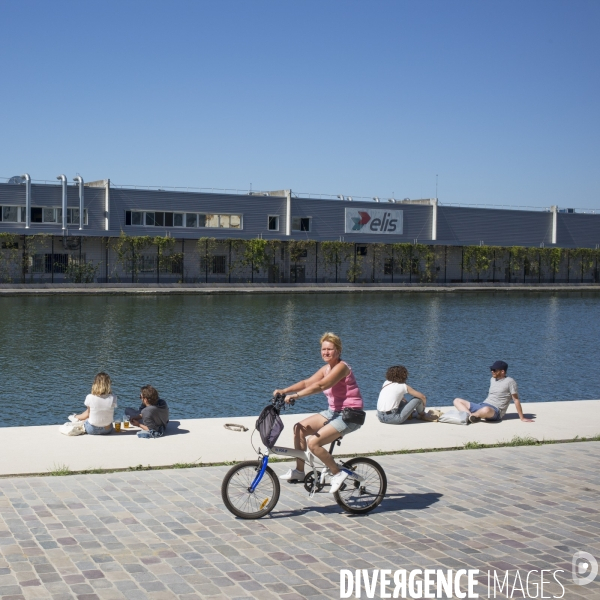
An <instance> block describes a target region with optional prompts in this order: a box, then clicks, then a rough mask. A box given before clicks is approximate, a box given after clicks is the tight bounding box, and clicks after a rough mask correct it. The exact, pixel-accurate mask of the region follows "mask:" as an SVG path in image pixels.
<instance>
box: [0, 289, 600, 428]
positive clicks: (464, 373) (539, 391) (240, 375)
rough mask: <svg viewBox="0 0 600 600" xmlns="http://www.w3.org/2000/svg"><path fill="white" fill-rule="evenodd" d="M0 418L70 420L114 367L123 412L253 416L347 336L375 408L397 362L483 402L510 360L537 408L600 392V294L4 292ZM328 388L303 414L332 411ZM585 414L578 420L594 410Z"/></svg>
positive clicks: (433, 397) (442, 389)
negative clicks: (332, 340) (499, 365)
mask: <svg viewBox="0 0 600 600" xmlns="http://www.w3.org/2000/svg"><path fill="white" fill-rule="evenodd" d="M0 302H1V308H2V310H1V311H0V340H1V347H0V369H1V371H0V372H1V375H2V411H3V418H2V420H1V426H4V427H11V426H18V425H43V424H52V423H61V422H64V421H65V420H66V417H67V415H68V414H70V413H72V412H73V411H81V410H83V409H84V407H83V400H84V398H85V395H86V394H87V393H89V391H90V387H91V384H92V380H93V378H94V375H95V374H96V373H97V372H98V371H100V370H105V371H107V372H108V373H109V374H110V376H111V378H112V380H113V388H114V391H115V392H116V393H117V394H118V396H119V405H120V407H125V406H137V404H138V397H139V387H140V386H141V385H144V384H147V383H149V384H151V385H154V386H155V387H156V388H157V389H158V390H159V392H160V394H161V396H162V397H164V398H165V399H166V400H167V401H168V402H169V404H170V406H171V415H172V418H175V419H182V418H201V417H225V416H232V417H233V416H236V415H256V414H258V413H259V412H260V410H261V408H262V407H263V406H264V405H265V403H266V402H267V401H268V400H269V399H270V397H271V392H272V390H273V389H275V388H276V387H284V386H287V385H289V384H291V383H293V382H295V381H297V380H299V379H302V378H306V377H308V376H309V375H311V374H312V373H313V372H315V371H316V370H317V369H318V368H319V367H320V366H321V365H322V363H321V359H320V354H319V341H318V340H319V337H320V335H321V334H322V333H323V332H325V331H334V332H336V333H338V334H339V335H340V336H341V337H342V340H343V342H344V353H343V358H344V359H345V360H346V361H347V362H348V363H349V364H350V365H351V366H352V368H353V369H354V372H355V375H356V378H357V380H358V384H359V386H360V389H361V391H362V392H363V396H364V398H365V402H366V408H368V409H372V408H375V405H376V402H377V395H378V392H379V389H380V388H381V384H382V383H383V381H384V375H385V371H386V369H387V367H388V366H390V365H394V364H403V365H405V366H406V367H407V368H408V371H409V373H410V375H409V380H408V383H409V384H410V385H411V386H412V387H414V388H415V389H417V390H419V391H421V392H423V393H424V394H426V395H427V397H428V399H429V404H430V405H432V406H436V405H437V406H440V405H448V404H451V402H452V399H453V398H454V397H456V396H460V397H463V398H467V399H470V400H473V401H482V400H483V399H484V398H485V396H486V392H487V388H488V385H489V377H490V371H489V366H490V365H491V364H492V363H493V362H494V361H495V360H499V359H500V360H505V361H506V362H508V364H509V374H510V375H511V376H513V377H514V378H515V379H516V380H517V382H518V384H519V391H520V394H521V398H522V399H523V400H524V401H528V402H545V401H562V400H575V399H586V398H588V399H592V398H594V399H597V398H600V378H599V377H598V371H599V369H598V358H599V352H598V341H599V340H600V293H595V292H568V293H552V294H550V293H530V292H527V293H525V292H523V293H519V292H510V293H507V292H490V293H456V294H436V293H431V294H429V293H419V294H407V293H397V292H396V293H394V292H390V293H377V294H376V293H365V294H322V295H319V294H294V295H257V296H247V295H226V296H161V297H158V296H148V297H128V296H116V297H115V296H96V297H83V296H76V297H64V296H54V297H46V298H35V297H21V298H2V299H1V300H0ZM325 406H326V400H325V397H324V396H323V395H322V394H320V395H318V396H312V397H309V398H306V399H303V400H302V401H301V402H300V404H299V406H298V407H297V409H298V412H305V411H316V410H322V409H324V408H325ZM584 417H585V415H582V418H584Z"/></svg>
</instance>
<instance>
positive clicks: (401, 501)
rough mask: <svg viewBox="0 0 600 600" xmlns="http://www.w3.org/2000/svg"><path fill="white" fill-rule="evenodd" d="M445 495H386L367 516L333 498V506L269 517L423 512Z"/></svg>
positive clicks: (273, 513) (313, 507)
mask: <svg viewBox="0 0 600 600" xmlns="http://www.w3.org/2000/svg"><path fill="white" fill-rule="evenodd" d="M442 496H443V494H437V493H433V492H429V493H426V494H386V495H385V498H384V499H383V502H382V503H381V504H380V505H379V506H378V507H377V508H376V509H375V510H374V511H372V512H370V513H367V514H365V515H355V514H351V513H346V512H345V511H343V510H342V508H341V507H340V506H338V505H337V504H336V503H335V500H334V499H333V498H331V500H332V504H331V505H330V506H306V507H304V508H298V509H296V510H280V511H277V510H276V509H275V511H273V512H272V513H271V514H270V515H269V516H268V517H265V518H271V519H283V518H288V517H299V516H300V515H305V514H306V513H309V512H316V513H320V514H340V513H344V514H346V515H347V516H349V517H352V518H356V517H368V516H369V515H370V514H375V513H380V512H389V511H399V510H423V509H425V508H429V507H430V506H431V505H432V504H435V503H436V502H439V500H440V498H441V497H442Z"/></svg>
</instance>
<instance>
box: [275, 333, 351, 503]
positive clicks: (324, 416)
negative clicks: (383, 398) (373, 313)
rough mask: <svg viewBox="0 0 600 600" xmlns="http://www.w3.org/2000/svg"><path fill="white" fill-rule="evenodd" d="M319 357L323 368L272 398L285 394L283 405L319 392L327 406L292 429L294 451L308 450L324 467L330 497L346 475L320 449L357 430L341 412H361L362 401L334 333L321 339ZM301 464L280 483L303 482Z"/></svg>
mask: <svg viewBox="0 0 600 600" xmlns="http://www.w3.org/2000/svg"><path fill="white" fill-rule="evenodd" d="M321 357H322V358H323V360H324V361H325V363H326V364H325V366H324V367H321V368H320V369H319V370H318V371H317V372H316V373H315V374H314V375H312V376H311V377H309V378H308V379H304V380H303V381H299V382H298V383H294V384H293V385H290V386H289V387H286V388H283V389H277V390H275V391H274V392H273V393H274V394H286V399H285V401H286V402H289V401H290V400H297V399H298V398H303V397H304V396H310V395H311V394H317V393H319V392H323V393H324V394H325V396H326V397H327V400H328V402H329V408H328V409H327V410H324V411H323V412H321V413H319V414H316V415H312V416H310V417H307V418H306V419H304V420H303V421H300V422H299V423H296V425H295V426H294V448H295V449H296V450H306V446H307V441H306V438H307V437H308V436H311V437H310V439H309V440H308V449H309V450H310V451H311V452H312V453H313V454H314V455H315V456H316V457H317V458H318V459H319V460H320V461H321V462H322V463H323V464H324V465H325V466H327V467H329V470H330V472H331V474H332V475H333V477H332V478H331V488H330V492H331V493H332V494H334V493H335V492H337V491H338V490H339V489H340V487H341V486H342V484H343V483H344V481H345V479H346V477H348V473H347V472H346V471H343V470H340V468H339V467H338V465H337V463H336V462H335V460H334V459H333V457H332V456H331V454H329V452H328V451H327V449H326V448H324V447H323V446H326V445H329V444H331V442H333V441H335V440H337V439H338V438H339V437H341V436H344V435H346V434H348V433H352V432H353V431H356V430H357V429H360V427H361V425H359V424H358V423H350V422H346V421H344V419H343V418H342V409H344V408H346V407H348V408H354V409H358V410H361V411H362V408H363V399H362V396H361V395H360V390H359V389H358V385H357V383H356V379H355V378H354V373H353V372H352V369H351V368H350V366H349V365H348V364H347V363H345V362H344V361H343V360H342V340H340V338H339V337H338V336H337V335H336V334H335V333H331V332H329V333H325V334H323V335H322V336H321ZM304 477H305V474H304V461H303V460H300V459H296V468H295V469H290V470H289V471H288V472H287V473H285V474H284V475H282V476H281V477H280V479H282V480H284V481H288V482H290V483H292V482H299V481H304Z"/></svg>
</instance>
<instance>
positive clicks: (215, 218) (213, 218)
mask: <svg viewBox="0 0 600 600" xmlns="http://www.w3.org/2000/svg"><path fill="white" fill-rule="evenodd" d="M125 225H139V226H140V227H144V226H146V227H148V226H150V227H153V226H154V227H219V228H226V229H242V215H217V214H209V213H176V212H157V211H153V212H150V211H140V210H126V211H125Z"/></svg>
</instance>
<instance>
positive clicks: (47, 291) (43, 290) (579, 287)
mask: <svg viewBox="0 0 600 600" xmlns="http://www.w3.org/2000/svg"><path fill="white" fill-rule="evenodd" d="M493 291H502V292H510V291H518V292H568V291H577V292H582V291H593V292H597V291H600V284H589V283H569V284H567V283H558V284H545V283H540V284H534V285H530V284H522V283H446V284H444V283H442V284H440V283H425V284H424V283H364V284H363V283H361V284H352V283H319V284H315V283H295V284H289V283H247V284H243V283H183V284H182V283H102V284H100V283H87V284H86V283H40V284H38V283H34V284H0V297H3V296H52V295H60V294H67V295H149V294H152V295H171V294H174V295H177V294H208V295H210V294H339V293H378V292H406V293H419V292H429V293H431V292H446V293H450V292H493Z"/></svg>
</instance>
